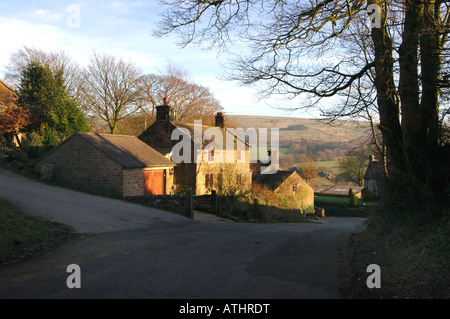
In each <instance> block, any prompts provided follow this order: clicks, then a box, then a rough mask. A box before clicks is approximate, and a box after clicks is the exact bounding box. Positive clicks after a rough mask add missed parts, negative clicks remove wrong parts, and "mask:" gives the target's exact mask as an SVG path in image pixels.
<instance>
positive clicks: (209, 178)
mask: <svg viewBox="0 0 450 319" xmlns="http://www.w3.org/2000/svg"><path fill="white" fill-rule="evenodd" d="M213 187H214V174H205V188H208V189H209V188H213Z"/></svg>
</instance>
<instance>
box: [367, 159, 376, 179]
mask: <svg viewBox="0 0 450 319" xmlns="http://www.w3.org/2000/svg"><path fill="white" fill-rule="evenodd" d="M377 172H378V162H377V161H370V162H369V165H368V166H367V170H366V173H365V174H364V179H375V178H376V176H377Z"/></svg>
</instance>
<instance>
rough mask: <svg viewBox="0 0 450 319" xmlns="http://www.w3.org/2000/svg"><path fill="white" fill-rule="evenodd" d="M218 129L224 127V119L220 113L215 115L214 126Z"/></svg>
mask: <svg viewBox="0 0 450 319" xmlns="http://www.w3.org/2000/svg"><path fill="white" fill-rule="evenodd" d="M215 126H218V127H221V128H224V127H225V118H224V116H223V113H222V112H217V114H216V125H215Z"/></svg>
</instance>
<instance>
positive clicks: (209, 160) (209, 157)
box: [208, 150, 214, 162]
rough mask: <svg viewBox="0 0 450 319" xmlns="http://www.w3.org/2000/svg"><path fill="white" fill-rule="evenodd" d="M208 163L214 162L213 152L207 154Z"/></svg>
mask: <svg viewBox="0 0 450 319" xmlns="http://www.w3.org/2000/svg"><path fill="white" fill-rule="evenodd" d="M208 162H214V150H210V151H209V152H208Z"/></svg>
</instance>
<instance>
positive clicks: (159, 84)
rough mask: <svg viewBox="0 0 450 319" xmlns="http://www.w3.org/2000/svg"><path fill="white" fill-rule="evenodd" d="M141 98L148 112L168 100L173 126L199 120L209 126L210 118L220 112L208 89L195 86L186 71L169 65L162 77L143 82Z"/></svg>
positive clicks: (210, 123) (146, 77)
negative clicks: (177, 123) (147, 106)
mask: <svg viewBox="0 0 450 319" xmlns="http://www.w3.org/2000/svg"><path fill="white" fill-rule="evenodd" d="M143 83H144V88H145V89H144V98H145V99H146V102H147V104H149V105H150V107H151V108H152V110H151V114H152V117H153V115H154V112H155V111H154V108H155V107H156V105H158V104H161V103H162V101H163V99H164V98H168V100H169V104H170V107H171V112H172V114H171V118H172V119H173V120H174V121H176V122H184V123H193V122H194V120H202V121H203V123H204V124H209V125H212V124H213V122H212V121H213V116H214V114H215V113H216V112H218V111H222V106H221V105H220V102H219V101H217V99H216V98H215V97H214V94H213V93H212V92H211V91H210V90H209V88H207V87H204V86H201V85H198V84H196V83H195V82H194V81H193V80H192V79H190V77H189V74H188V72H187V71H186V70H184V69H183V68H181V67H177V66H174V65H171V64H169V65H168V66H167V69H166V70H165V71H164V72H163V74H162V75H156V74H149V75H145V76H144V78H143Z"/></svg>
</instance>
